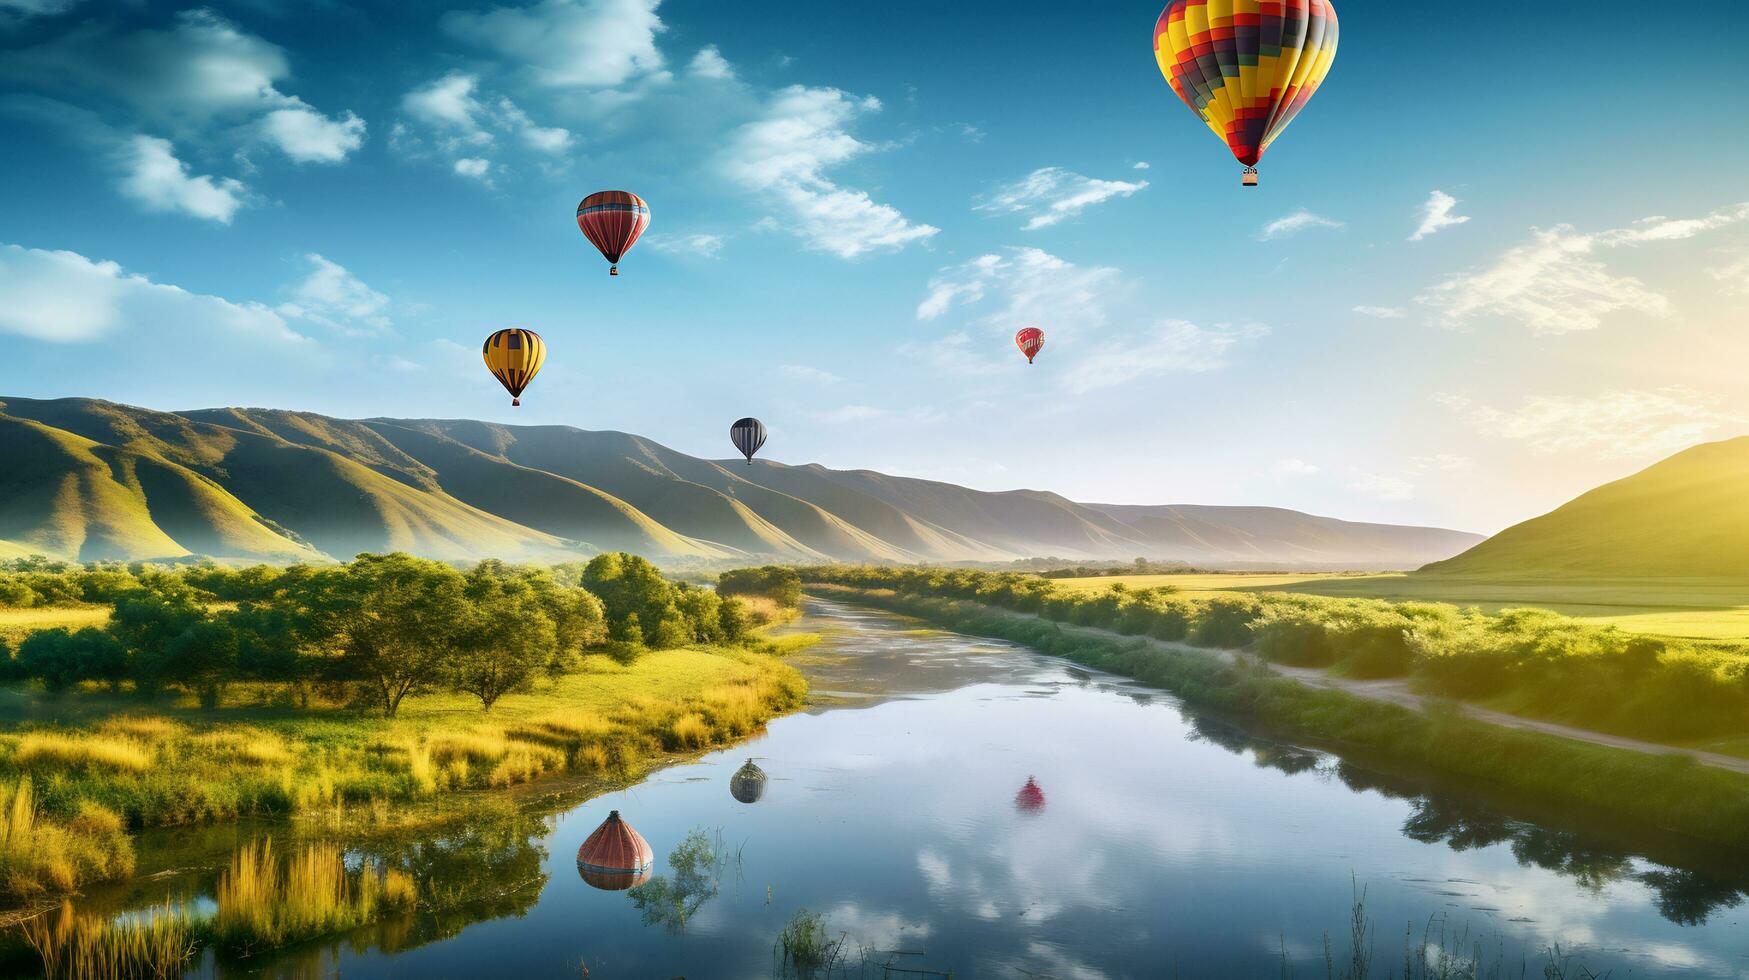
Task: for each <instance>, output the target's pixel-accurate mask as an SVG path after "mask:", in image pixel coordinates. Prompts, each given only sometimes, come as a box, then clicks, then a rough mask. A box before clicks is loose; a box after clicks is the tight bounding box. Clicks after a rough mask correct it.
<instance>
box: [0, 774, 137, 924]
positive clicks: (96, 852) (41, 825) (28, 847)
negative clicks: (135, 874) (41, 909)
mask: <svg viewBox="0 0 1749 980" xmlns="http://www.w3.org/2000/svg"><path fill="white" fill-rule="evenodd" d="M133 868H134V851H133V844H132V841H131V840H130V839H129V838H128V835H127V832H126V831H125V830H124V829H123V827H122V822H121V818H120V817H118V816H116V815H115V814H114V813H112V812H110V811H109V810H106V809H104V808H103V807H102V806H100V805H98V804H97V803H94V802H91V801H89V800H87V801H85V802H83V803H82V804H81V805H80V807H79V808H78V810H77V811H76V812H75V813H74V814H73V815H72V817H71V818H70V819H67V820H50V819H46V818H45V817H44V816H43V814H42V812H41V810H40V808H39V807H38V805H37V800H36V794H35V792H34V790H33V784H32V782H31V780H30V778H29V777H26V778H24V779H20V780H19V781H17V782H16V783H9V784H0V884H3V885H4V887H5V889H6V891H7V892H9V893H11V894H13V895H16V896H20V897H26V896H32V895H40V894H42V893H44V892H47V891H70V890H72V889H73V888H74V887H76V886H78V885H79V884H80V883H81V882H84V881H88V880H92V879H101V878H111V877H118V876H121V875H125V874H128V873H130V872H132V871H133Z"/></svg>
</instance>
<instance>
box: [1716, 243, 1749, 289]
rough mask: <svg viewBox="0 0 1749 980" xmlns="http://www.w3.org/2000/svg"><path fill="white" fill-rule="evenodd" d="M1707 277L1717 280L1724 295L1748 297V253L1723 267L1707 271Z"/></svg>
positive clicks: (1729, 261)
mask: <svg viewBox="0 0 1749 980" xmlns="http://www.w3.org/2000/svg"><path fill="white" fill-rule="evenodd" d="M1706 272H1707V275H1709V276H1712V277H1713V278H1714V279H1716V280H1718V281H1719V282H1720V283H1721V284H1722V285H1721V286H1720V289H1722V290H1723V291H1724V292H1725V293H1727V294H1729V295H1734V296H1749V252H1745V253H1743V254H1741V255H1738V256H1737V257H1736V258H1735V259H1733V260H1728V261H1727V262H1726V263H1725V264H1724V265H1721V266H1714V267H1712V268H1709V269H1707V271H1706Z"/></svg>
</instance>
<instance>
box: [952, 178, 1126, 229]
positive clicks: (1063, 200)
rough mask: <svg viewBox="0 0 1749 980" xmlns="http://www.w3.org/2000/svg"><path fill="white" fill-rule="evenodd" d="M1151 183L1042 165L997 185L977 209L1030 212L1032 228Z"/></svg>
mask: <svg viewBox="0 0 1749 980" xmlns="http://www.w3.org/2000/svg"><path fill="white" fill-rule="evenodd" d="M1147 186H1148V182H1147V181H1145V180H1138V181H1134V182H1130V181H1122V180H1097V179H1095V178H1092V177H1083V176H1081V175H1080V174H1078V173H1074V172H1072V171H1069V170H1064V169H1063V168H1062V167H1041V168H1039V169H1038V170H1034V171H1033V172H1032V173H1030V174H1027V175H1026V176H1025V177H1023V178H1021V179H1020V180H1017V181H1015V182H1014V183H1012V184H1005V185H1003V186H1001V187H999V188H997V189H996V191H995V192H994V193H993V194H991V195H990V198H989V199H988V200H986V201H984V202H983V203H981V204H978V205H977V206H976V210H979V211H995V212H999V213H1002V214H1024V215H1027V216H1028V219H1027V222H1026V229H1027V230H1028V231H1031V230H1034V229H1037V228H1045V227H1048V226H1050V225H1054V224H1056V223H1057V222H1059V221H1064V220H1066V219H1069V218H1073V217H1075V216H1077V215H1079V214H1080V213H1081V212H1082V211H1084V210H1086V209H1087V208H1090V207H1092V206H1093V205H1095V204H1101V203H1103V202H1105V201H1109V200H1111V199H1112V198H1114V197H1129V196H1130V195H1131V194H1134V193H1135V192H1137V191H1139V190H1142V189H1143V188H1145V187H1147Z"/></svg>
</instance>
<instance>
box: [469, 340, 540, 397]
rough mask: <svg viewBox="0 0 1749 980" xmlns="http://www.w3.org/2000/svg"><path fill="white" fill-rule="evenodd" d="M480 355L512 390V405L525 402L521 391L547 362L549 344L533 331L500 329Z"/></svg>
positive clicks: (508, 388) (487, 366)
mask: <svg viewBox="0 0 1749 980" xmlns="http://www.w3.org/2000/svg"><path fill="white" fill-rule="evenodd" d="M480 354H481V356H483V357H484V358H485V359H486V369H487V370H489V371H491V372H492V377H494V378H497V379H498V383H499V384H501V385H503V386H504V390H505V391H508V392H510V404H512V405H520V404H522V391H523V389H524V388H527V387H528V384H529V382H531V381H533V380H534V376H535V375H537V374H539V373H540V368H541V365H542V364H545V363H546V361H547V344H546V341H544V340H542V339H540V334H538V333H535V332H534V331H533V330H500V331H498V332H497V333H495V334H493V335H492V336H490V337H487V338H486V343H485V346H483V347H481V348H480Z"/></svg>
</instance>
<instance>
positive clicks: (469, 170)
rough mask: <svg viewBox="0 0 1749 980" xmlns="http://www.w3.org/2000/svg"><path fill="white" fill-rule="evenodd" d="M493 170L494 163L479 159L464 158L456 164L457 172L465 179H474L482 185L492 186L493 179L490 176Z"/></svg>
mask: <svg viewBox="0 0 1749 980" xmlns="http://www.w3.org/2000/svg"><path fill="white" fill-rule="evenodd" d="M491 170H492V161H490V160H482V159H480V158H479V157H462V158H461V159H460V160H457V161H456V162H455V172H456V173H457V174H459V175H461V176H463V177H472V178H473V179H475V180H478V181H481V182H482V183H486V184H490V183H491V182H492V178H491V177H489V176H488V174H489V173H490V172H491Z"/></svg>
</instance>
